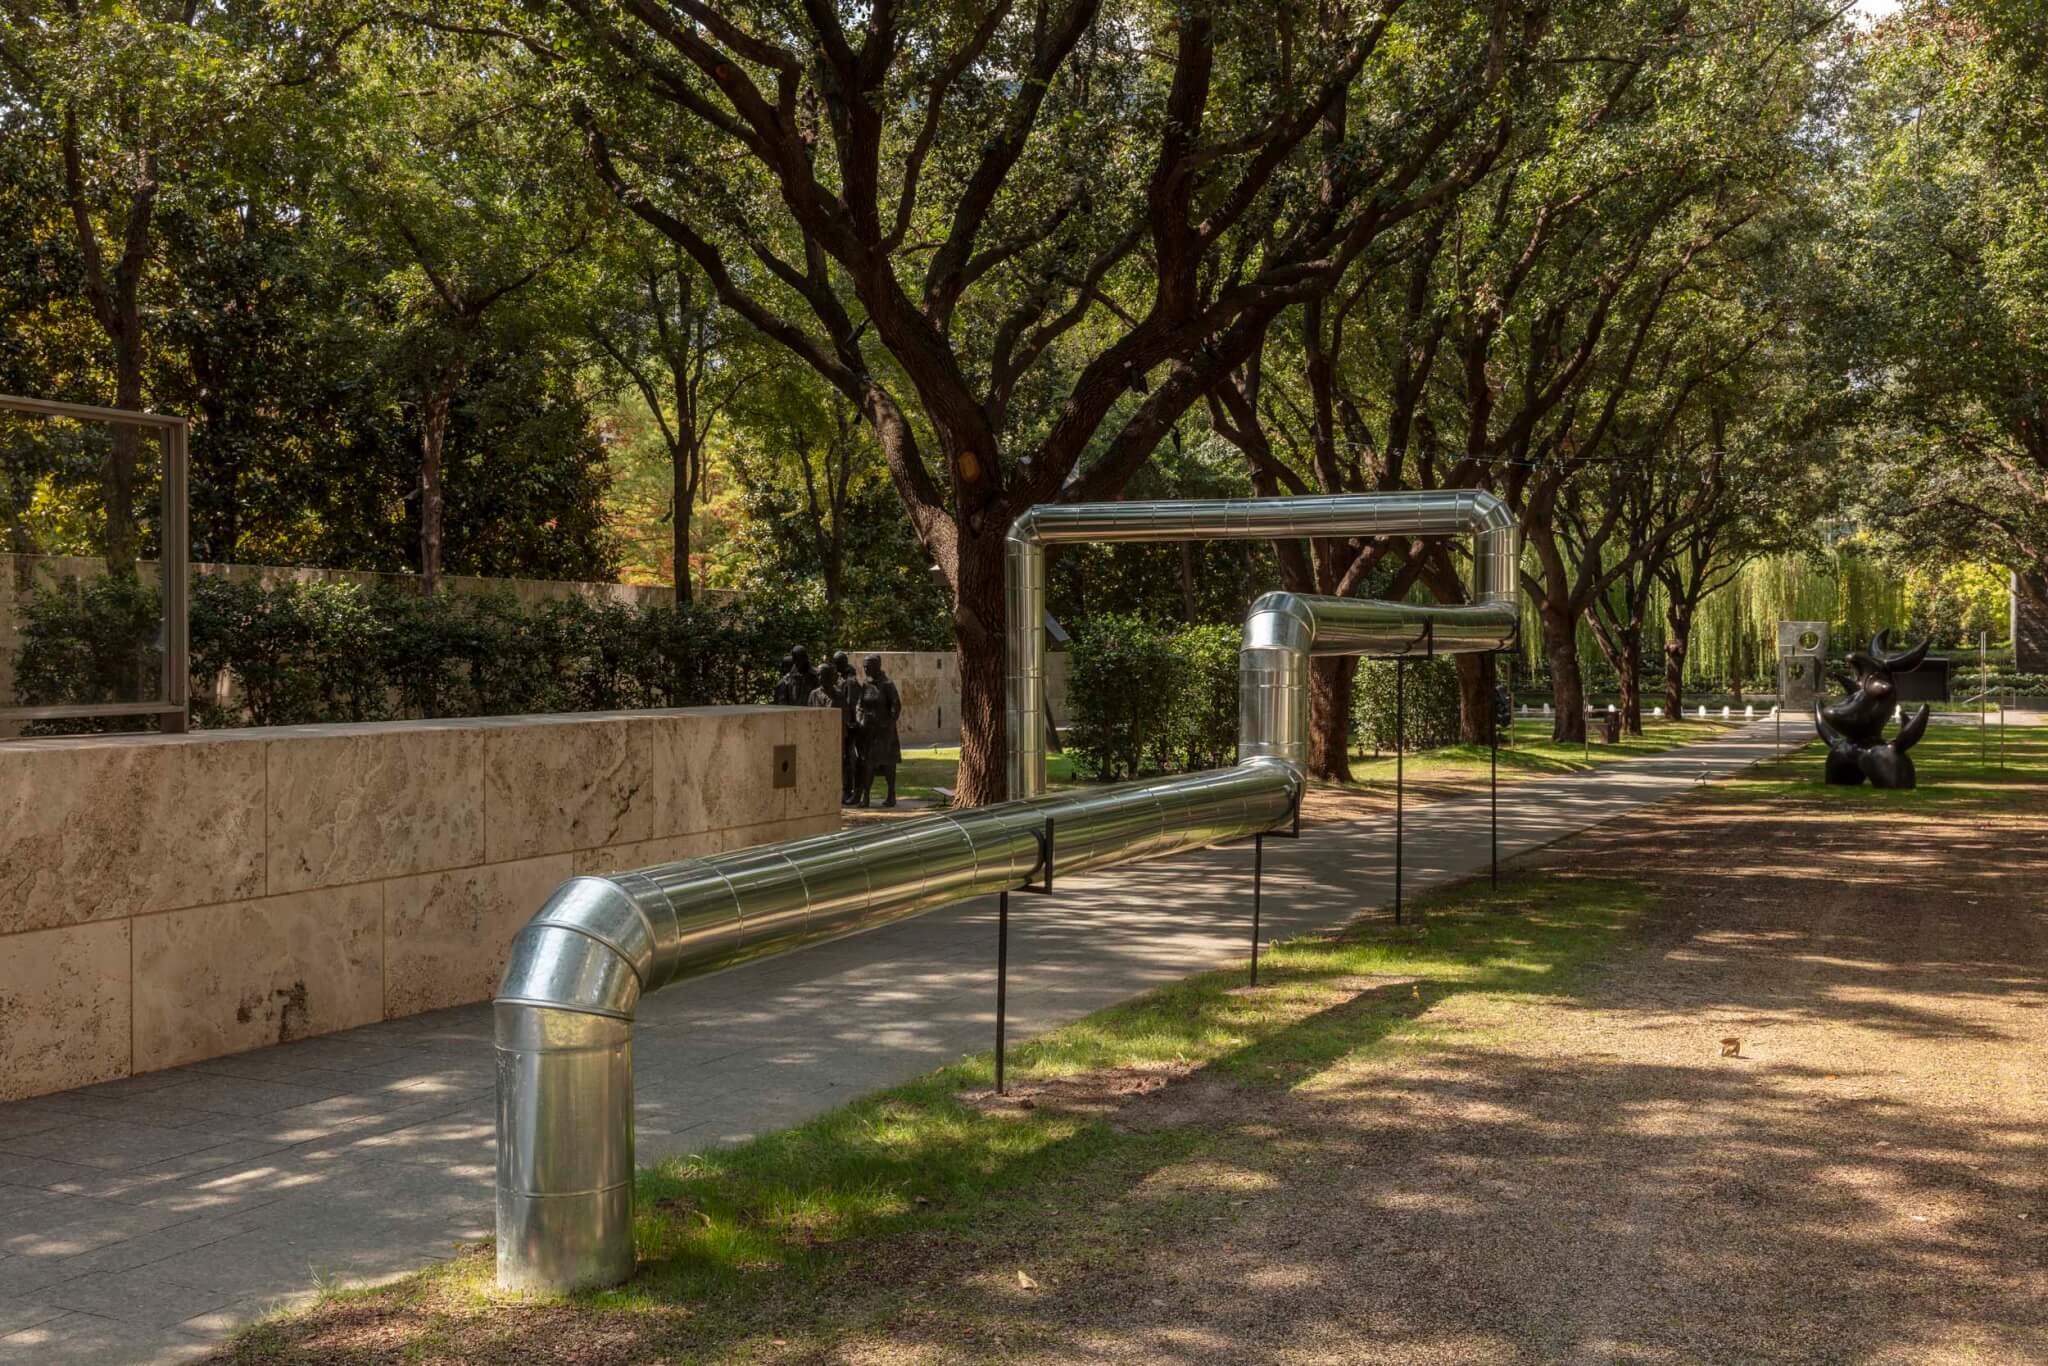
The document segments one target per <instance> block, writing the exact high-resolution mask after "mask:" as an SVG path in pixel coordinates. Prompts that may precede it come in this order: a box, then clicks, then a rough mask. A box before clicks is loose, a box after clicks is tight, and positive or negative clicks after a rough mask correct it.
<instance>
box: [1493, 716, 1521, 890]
mask: <svg viewBox="0 0 2048 1366" xmlns="http://www.w3.org/2000/svg"><path fill="white" fill-rule="evenodd" d="M1509 724H1510V725H1512V724H1514V723H1513V722H1509ZM1487 734H1488V735H1490V736H1491V737H1492V738H1493V743H1492V744H1491V745H1489V746H1488V747H1487V754H1486V820H1487V840H1488V842H1489V844H1490V845H1491V850H1490V852H1491V855H1492V860H1493V885H1494V887H1495V888H1496V889H1498V888H1499V887H1500V717H1498V716H1495V717H1494V718H1493V724H1492V725H1491V726H1489V727H1487Z"/></svg>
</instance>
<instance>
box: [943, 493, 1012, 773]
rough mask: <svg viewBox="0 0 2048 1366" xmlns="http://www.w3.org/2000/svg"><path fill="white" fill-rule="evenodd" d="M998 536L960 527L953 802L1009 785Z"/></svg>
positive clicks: (956, 579) (956, 571) (955, 594)
mask: <svg viewBox="0 0 2048 1366" xmlns="http://www.w3.org/2000/svg"><path fill="white" fill-rule="evenodd" d="M1003 600H1004V599H1003V536H1002V529H998V530H997V531H995V532H994V533H993V534H989V535H981V536H971V535H967V534H966V533H965V532H964V530H963V533H962V534H961V536H960V540H959V552H958V558H957V561H956V566H955V569H954V574H953V638H954V640H955V642H957V644H958V646H959V651H960V773H959V778H958V780H957V781H958V783H959V786H958V788H957V789H956V790H955V792H954V794H953V804H954V805H955V806H984V805H986V804H987V803H989V802H997V801H1001V800H1002V799H1003V797H1004V795H1005V793H1006V792H1007V791H1008V784H1009V779H1008V775H1007V774H1006V773H1005V772H1004V768H1003V763H1004V757H1005V756H1006V755H1007V754H1008V753H1009V735H1008V727H1007V723H1006V720H1005V717H1004V712H1003V687H1004V673H1005V670H1004V667H1003V666H1004V650H1005V648H1006V642H1005V640H1004V635H1003Z"/></svg>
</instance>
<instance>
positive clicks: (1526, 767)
mask: <svg viewBox="0 0 2048 1366" xmlns="http://www.w3.org/2000/svg"><path fill="white" fill-rule="evenodd" d="M1729 724H1730V723H1728V722H1724V721H1720V720H1708V721H1691V720H1687V721H1650V722H1645V723H1644V724H1643V733H1642V734H1641V735H1640V736H1626V737H1624V738H1623V739H1622V740H1621V742H1620V743H1618V744H1612V745H1605V744H1601V743H1600V742H1599V741H1598V740H1595V741H1594V742H1593V743H1592V744H1590V745H1584V746H1581V745H1577V744H1560V743H1559V742H1557V741H1555V740H1552V739H1551V738H1550V737H1549V723H1548V722H1547V721H1546V720H1545V719H1544V718H1542V717H1534V716H1522V717H1517V718H1516V722H1515V730H1514V733H1513V735H1512V736H1511V737H1510V738H1511V743H1510V744H1507V745H1504V746H1502V748H1501V751H1500V771H1501V774H1502V776H1503V777H1516V776H1523V777H1537V776H1541V775H1544V774H1552V773H1576V772H1579V771H1581V770H1583V769H1588V768H1597V767H1599V766H1600V765H1601V764H1611V763H1614V762H1615V761H1617V760H1620V759H1630V758H1634V757H1636V756H1637V755H1642V754H1656V753H1660V752H1661V751H1664V750H1667V749H1673V748H1676V747H1677V746H1679V745H1688V744H1691V743H1692V742H1693V741H1695V740H1705V739H1710V738H1712V737H1713V736H1716V735H1719V734H1720V733H1721V732H1722V731H1723V730H1725V729H1726V728H1727V726H1728V725H1729ZM1786 724H1787V725H1790V724H1791V718H1789V717H1788V718H1787V719H1786ZM1486 765H1487V750H1486V746H1485V745H1451V746H1448V747H1446V748H1443V749H1433V750H1417V751H1414V752H1412V753H1410V754H1409V755H1408V757H1407V770H1406V771H1407V776H1408V777H1410V778H1414V779H1422V778H1461V777H1473V778H1484V777H1485V776H1486ZM959 767H960V747H959V746H958V745H940V746H933V747H930V748H925V749H906V750H904V751H903V762H902V764H901V765H899V766H898V767H897V770H896V788H897V792H898V793H899V794H900V795H902V796H905V797H928V798H935V799H936V798H938V796H939V794H938V789H939V788H941V787H944V788H949V789H950V788H952V787H953V786H954V784H955V779H956V775H957V774H958V772H959ZM1351 773H1352V778H1353V780H1354V781H1356V782H1358V783H1360V784H1368V783H1382V782H1385V783H1391V782H1392V781H1393V780H1394V757H1393V755H1391V754H1388V755H1384V756H1379V757H1375V756H1372V755H1367V754H1358V755H1354V756H1352V760H1351ZM1045 780H1046V786H1047V787H1072V786H1075V785H1078V784H1080V783H1083V782H1086V781H1088V780H1087V779H1084V778H1082V777H1080V776H1079V775H1077V774H1076V773H1075V771H1074V758H1073V755H1072V754H1071V753H1064V754H1049V755H1047V756H1046V760H1045Z"/></svg>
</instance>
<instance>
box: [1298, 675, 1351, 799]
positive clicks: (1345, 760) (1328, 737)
mask: <svg viewBox="0 0 2048 1366" xmlns="http://www.w3.org/2000/svg"><path fill="white" fill-rule="evenodd" d="M1357 678H1358V661H1357V660H1356V659H1354V658H1348V657H1346V658H1336V659H1311V660H1310V661H1309V662H1308V711H1309V724H1308V771H1309V773H1310V775H1312V776H1313V777H1317V778H1325V779H1328V780H1329V781H1331V782H1339V783H1348V782H1350V781H1351V691H1352V685H1353V683H1355V682H1356V681H1357Z"/></svg>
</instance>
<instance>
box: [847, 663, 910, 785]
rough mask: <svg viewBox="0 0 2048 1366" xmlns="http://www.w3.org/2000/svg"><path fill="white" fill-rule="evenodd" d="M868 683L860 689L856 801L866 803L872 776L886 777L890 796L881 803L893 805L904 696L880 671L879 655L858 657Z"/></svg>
mask: <svg viewBox="0 0 2048 1366" xmlns="http://www.w3.org/2000/svg"><path fill="white" fill-rule="evenodd" d="M861 663H862V667H863V668H864V669H865V670H866V672H867V683H866V684H865V685H864V686H863V687H862V688H861V690H860V775H859V777H858V779H857V786H858V789H859V791H858V793H857V803H856V804H857V805H860V806H866V805H867V804H868V801H869V795H870V793H871V792H872V791H873V789H874V785H875V779H876V778H877V777H878V776H879V777H884V778H887V779H888V780H889V796H888V799H887V800H886V801H884V802H883V803H882V805H883V806H894V805H896V765H897V764H898V763H899V762H901V760H902V758H903V745H902V743H901V741H900V740H899V739H898V738H897V734H896V722H897V719H898V718H899V717H901V716H902V715H903V698H902V696H901V695H900V694H898V693H897V691H896V683H895V680H893V679H891V678H890V677H889V676H888V675H887V674H885V673H883V672H882V657H881V656H880V655H869V656H868V657H867V658H866V659H865V660H863V661H861Z"/></svg>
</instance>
